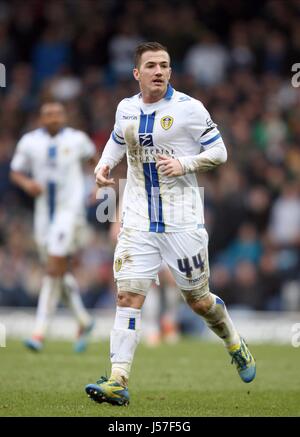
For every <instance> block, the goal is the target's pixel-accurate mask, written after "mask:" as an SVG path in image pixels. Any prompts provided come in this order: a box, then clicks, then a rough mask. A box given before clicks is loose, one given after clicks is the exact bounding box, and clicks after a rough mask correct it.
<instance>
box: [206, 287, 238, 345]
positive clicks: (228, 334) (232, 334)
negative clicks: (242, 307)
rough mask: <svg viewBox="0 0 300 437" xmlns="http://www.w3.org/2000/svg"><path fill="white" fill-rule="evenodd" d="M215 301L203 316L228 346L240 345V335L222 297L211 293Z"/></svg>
mask: <svg viewBox="0 0 300 437" xmlns="http://www.w3.org/2000/svg"><path fill="white" fill-rule="evenodd" d="M211 296H212V297H213V298H214V302H213V304H212V306H211V307H210V309H209V310H208V311H207V313H206V314H205V315H204V316H202V317H203V318H204V319H205V321H206V323H207V325H208V327H209V328H210V329H211V330H212V331H213V332H214V333H215V334H216V335H217V336H218V337H220V338H221V339H222V340H223V341H224V343H225V346H226V347H227V348H230V347H232V346H237V345H240V336H239V333H238V332H237V330H236V328H235V326H234V324H233V322H232V320H231V318H230V316H229V314H228V312H227V310H226V307H225V303H224V302H223V301H222V299H221V298H220V297H218V296H216V295H215V294H213V293H211Z"/></svg>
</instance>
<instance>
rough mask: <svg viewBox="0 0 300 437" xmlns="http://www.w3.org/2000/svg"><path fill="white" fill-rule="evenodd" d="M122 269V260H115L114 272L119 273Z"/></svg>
mask: <svg viewBox="0 0 300 437" xmlns="http://www.w3.org/2000/svg"><path fill="white" fill-rule="evenodd" d="M121 267H122V259H121V258H117V259H116V260H115V271H116V272H119V271H120V270H121Z"/></svg>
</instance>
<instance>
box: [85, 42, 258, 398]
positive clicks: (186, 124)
mask: <svg viewBox="0 0 300 437" xmlns="http://www.w3.org/2000/svg"><path fill="white" fill-rule="evenodd" d="M133 75H134V78H135V79H136V80H137V81H138V82H139V86H140V91H141V92H140V93H139V94H137V95H135V96H133V97H131V98H126V99H124V100H122V101H121V102H120V104H119V105H118V108H117V111H116V120H115V126H114V130H113V132H112V135H111V137H110V139H109V141H108V142H107V144H106V146H105V149H104V151H103V154H102V157H101V159H100V161H99V163H98V165H97V167H96V169H95V174H96V182H97V185H98V186H99V187H108V186H113V185H114V183H115V181H114V179H113V178H112V177H111V176H110V171H111V170H113V168H114V167H115V166H116V165H117V164H118V163H119V162H120V160H121V159H122V158H123V156H124V155H125V153H126V154H127V163H128V171H127V184H126V188H125V193H124V196H123V210H122V230H121V232H120V235H119V238H118V243H117V246H116V249H115V258H114V276H115V280H116V283H117V288H118V296H117V308H116V316H115V321H114V326H113V329H112V331H111V337H110V349H111V363H112V370H111V375H110V377H109V379H107V378H105V377H101V379H100V380H99V381H98V382H97V384H89V385H87V386H86V392H87V394H88V395H89V396H90V397H91V398H92V399H93V400H95V401H96V402H99V403H101V402H108V403H111V404H116V405H127V404H128V403H129V392H128V379H129V374H130V368H131V365H132V362H133V358H134V352H135V349H136V347H137V345H138V343H139V340H140V332H141V308H142V305H143V303H144V300H145V296H146V294H147V292H148V290H149V289H150V286H151V283H152V281H153V280H156V279H157V274H158V271H159V268H160V266H161V263H162V261H164V262H165V263H166V264H167V265H168V267H169V268H170V270H171V272H172V274H173V276H174V279H175V281H176V284H177V287H178V288H179V289H180V290H181V293H182V295H183V297H184V299H185V301H186V302H187V304H188V305H189V306H190V307H191V308H192V310H193V311H194V312H195V313H197V314H198V315H199V316H201V317H203V319H204V320H205V322H206V323H207V325H208V327H209V328H210V329H211V330H212V331H213V332H214V333H215V334H216V335H217V336H218V337H220V338H221V339H222V340H223V342H224V345H225V347H226V349H227V351H228V353H229V355H230V357H231V359H232V362H233V363H234V364H235V365H236V368H237V371H238V373H239V376H240V377H241V379H242V380H243V381H244V382H250V381H252V380H253V379H254V377H255V373H256V366H255V361H254V358H253V357H252V355H251V353H250V351H249V349H248V347H247V345H246V343H245V341H244V340H243V338H242V337H241V336H240V335H239V333H238V332H237V330H236V328H235V326H234V324H233V322H232V320H231V318H230V316H229V314H228V312H227V310H226V307H225V304H224V302H223V300H222V299H221V298H220V297H218V296H216V295H215V294H213V293H212V292H211V290H210V289H209V282H208V280H209V263H208V235H207V232H206V230H205V227H204V214H203V203H202V200H201V196H200V193H199V189H198V187H197V179H196V173H197V172H204V171H207V170H210V169H213V168H215V167H217V166H219V165H220V164H222V163H225V162H226V160H227V152H226V148H225V145H224V143H223V140H222V137H221V134H220V132H219V130H218V129H217V126H216V124H214V123H213V122H212V120H211V118H210V115H209V113H208V111H207V110H206V109H205V107H204V106H203V104H202V103H201V102H200V101H198V100H196V99H194V98H192V97H190V96H187V95H186V94H183V93H181V92H178V91H176V90H174V89H173V88H172V86H171V85H170V83H169V80H170V77H171V68H170V56H169V54H168V51H167V48H165V47H164V46H162V45H161V44H159V43H151V42H150V43H142V44H140V45H139V46H138V47H137V49H136V53H135V67H134V70H133Z"/></svg>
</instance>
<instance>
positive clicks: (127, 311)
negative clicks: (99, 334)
mask: <svg viewBox="0 0 300 437" xmlns="http://www.w3.org/2000/svg"><path fill="white" fill-rule="evenodd" d="M140 337H141V310H138V309H135V308H129V307H119V306H118V307H117V311H116V317H115V323H114V327H113V330H112V331H111V334H110V352H111V354H110V357H111V363H112V371H111V376H112V377H113V378H115V379H117V380H118V381H119V382H120V383H121V384H123V385H125V386H126V385H127V383H128V378H129V373H130V369H131V364H132V361H133V356H134V352H135V349H136V347H137V345H138V343H139V341H140Z"/></svg>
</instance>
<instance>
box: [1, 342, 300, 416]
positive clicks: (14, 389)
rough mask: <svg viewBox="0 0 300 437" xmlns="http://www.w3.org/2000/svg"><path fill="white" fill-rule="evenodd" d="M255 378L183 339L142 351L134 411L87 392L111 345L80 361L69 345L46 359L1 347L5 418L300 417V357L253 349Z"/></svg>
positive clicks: (288, 351) (105, 367) (209, 348)
mask: <svg viewBox="0 0 300 437" xmlns="http://www.w3.org/2000/svg"><path fill="white" fill-rule="evenodd" d="M251 351H252V353H253V355H254V356H255V358H256V361H257V378H256V380H255V381H254V382H252V383H250V384H245V383H243V382H242V381H241V380H240V378H239V376H238V374H237V372H236V370H235V367H234V366H233V365H232V366H231V365H230V357H229V356H228V355H227V353H226V351H225V350H224V348H223V347H222V344H219V343H217V344H212V343H204V342H201V341H199V340H193V339H185V340H182V341H180V342H179V343H178V344H176V345H161V346H159V347H157V348H147V347H146V346H144V345H140V346H139V348H138V350H137V353H136V357H135V362H134V365H133V369H132V374H131V379H130V386H129V392H130V396H131V403H130V405H129V406H128V407H116V406H111V405H108V404H101V405H99V404H96V403H95V402H93V401H91V400H90V399H88V397H87V396H86V394H85V392H84V387H85V385H86V384H88V383H93V382H95V381H96V379H98V377H100V376H101V375H103V374H105V371H106V372H107V373H108V374H109V370H110V363H109V358H108V357H109V345H108V342H106V343H99V344H95V343H93V344H91V345H90V346H89V349H88V351H87V352H85V353H84V354H81V355H76V354H75V353H74V352H73V350H72V344H71V343H62V342H48V343H47V344H46V348H45V350H44V351H43V352H42V353H39V354H35V353H33V352H30V351H27V350H25V348H24V346H23V345H22V343H21V342H17V341H8V343H7V347H6V348H0V363H1V380H0V416H105V417H146V416H150V417H158V416H159V417H190V416H196V417H202V416H300V373H299V369H300V350H299V349H296V348H293V347H292V346H276V345H257V346H255V345H254V346H251Z"/></svg>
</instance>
